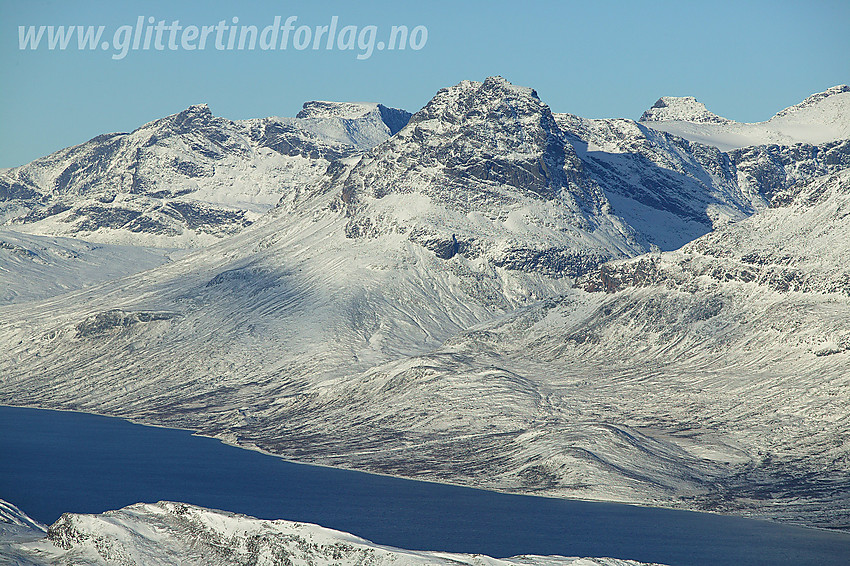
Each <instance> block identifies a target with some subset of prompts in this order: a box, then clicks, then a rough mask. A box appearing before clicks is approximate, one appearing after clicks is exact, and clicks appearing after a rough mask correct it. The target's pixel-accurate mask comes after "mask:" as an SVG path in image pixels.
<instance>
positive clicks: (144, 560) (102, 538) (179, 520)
mask: <svg viewBox="0 0 850 566" xmlns="http://www.w3.org/2000/svg"><path fill="white" fill-rule="evenodd" d="M2 505H3V503H2V502H0V509H2ZM0 524H2V523H0ZM42 536H43V535H42ZM4 543H6V544H4ZM4 557H5V558H6V559H8V560H11V561H14V562H13V563H15V564H27V565H44V566H47V565H51V566H53V565H56V566H59V565H66V564H67V565H70V564H73V565H76V566H83V565H85V566H100V565H103V566H106V565H111V564H145V565H151V566H153V565H160V564H161V565H164V566H165V565H168V566H172V565H174V564H181V565H186V566H192V565H198V566H201V565H203V566H215V565H221V566H225V565H227V566H231V565H243V564H244V565H246V566H247V565H251V566H265V565H268V566H272V565H280V564H310V565H312V566H331V565H340V566H342V565H351V566H354V565H366V564H368V565H371V566H381V565H385V564H386V565H390V564H392V565H395V566H415V565H423V566H425V565H435V566H436V565H441V564H444V565H446V566H448V565H469V566H512V565H520V564H522V565H530V566H534V565H537V564H541V565H542V564H554V565H561V566H640V565H641V564H643V563H640V562H634V561H631V560H617V559H613V558H567V557H563V556H517V557H513V558H504V559H496V558H490V557H488V556H484V555H479V554H476V555H470V554H451V553H447V552H437V551H418V550H404V549H400V548H393V547H388V546H381V545H377V544H374V543H372V542H369V541H368V540H365V539H362V538H359V537H356V536H354V535H350V534H348V533H344V532H340V531H334V530H331V529H326V528H323V527H320V526H318V525H312V524H309V523H293V522H290V521H282V520H278V521H267V520H265V521H264V520H259V519H254V518H252V517H247V516H245V515H236V514H233V513H227V512H224V511H212V510H209V509H204V508H201V507H195V506H193V505H186V504H183V503H171V502H165V501H163V502H159V503H155V504H145V503H139V504H136V505H130V506H129V507H125V508H123V509H120V510H118V511H109V512H106V513H104V514H102V515H77V514H71V513H66V514H65V515H63V516H62V517H61V518H60V519H59V520H58V521H56V523H54V524H53V525H51V526H50V529H49V531H48V533H47V537H46V538H42V539H41V540H31V541H28V542H12V543H7V541H4V540H3V539H2V532H0V560H2V559H4ZM647 566H648V565H647Z"/></svg>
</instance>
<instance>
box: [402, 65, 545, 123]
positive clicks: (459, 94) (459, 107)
mask: <svg viewBox="0 0 850 566" xmlns="http://www.w3.org/2000/svg"><path fill="white" fill-rule="evenodd" d="M485 111H486V112H487V114H485V116H488V117H490V118H508V119H511V118H513V119H521V118H523V117H528V116H529V115H530V116H540V115H545V116H546V117H548V118H551V114H552V113H551V111H550V110H549V107H548V106H547V105H546V104H544V103H543V102H541V100H540V98H539V97H538V96H537V91H535V90H534V89H532V88H528V87H522V86H516V85H514V84H511V83H510V82H509V81H507V80H506V79H504V78H503V77H500V76H494V77H488V78H487V79H485V80H484V82H479V81H469V80H464V81H461V82H459V83H458V84H456V85H454V86H452V87H448V88H443V89H440V90H439V91H438V92H437V94H436V95H435V96H434V98H432V99H431V101H430V102H428V104H426V105H425V107H424V108H423V109H422V110H420V111H419V112H417V113H416V114H414V116H413V118H411V122H422V121H425V120H432V119H440V120H443V121H446V122H449V123H457V122H458V121H460V120H461V119H462V118H463V117H465V116H468V115H470V114H472V115H476V114H478V115H480V114H481V112H485ZM500 121H501V120H500Z"/></svg>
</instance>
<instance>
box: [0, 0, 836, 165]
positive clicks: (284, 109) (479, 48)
mask: <svg viewBox="0 0 850 566" xmlns="http://www.w3.org/2000/svg"><path fill="white" fill-rule="evenodd" d="M277 15H279V16H282V17H283V19H284V20H285V19H286V17H287V16H291V15H294V16H298V20H297V23H296V26H297V25H302V24H306V25H309V26H311V27H313V28H314V27H315V26H320V25H328V24H329V22H330V20H331V17H332V16H334V15H336V16H338V18H339V26H340V27H342V26H343V25H358V26H361V29H362V26H365V25H370V24H373V25H376V26H379V32H378V39H380V38H381V37H383V35H384V34H387V35H388V30H389V26H391V25H402V24H403V25H407V26H409V27H410V28H413V27H414V26H416V25H423V26H425V27H426V28H427V29H428V39H427V43H426V44H425V46H424V47H423V48H422V49H421V50H419V51H413V50H410V49H407V50H405V51H387V50H385V51H381V52H378V51H375V52H374V53H373V54H372V56H371V57H370V58H368V59H366V60H361V61H358V60H357V58H356V54H357V53H362V51H359V50H355V51H340V50H337V49H335V50H331V51H327V50H324V49H320V50H318V51H313V50H311V49H307V50H304V51H296V50H294V49H293V44H292V40H291V39H290V43H289V48H288V49H287V50H286V51H280V50H275V51H262V50H259V49H255V50H254V51H249V50H245V51H238V50H234V51H227V50H223V51H218V50H215V49H213V48H212V47H211V46H208V47H207V49H206V50H204V51H198V50H195V51H184V50H177V51H171V50H168V49H167V48H166V49H165V50H163V51H157V50H155V49H153V48H152V49H151V50H149V51H141V50H139V51H132V50H131V51H129V52H128V53H127V55H126V57H124V58H123V59H121V60H113V59H112V54H113V53H114V51H113V50H111V49H110V50H106V51H103V50H101V49H97V50H95V51H79V50H78V49H66V50H64V51H60V50H53V51H50V50H47V49H46V48H44V46H42V47H41V48H40V49H38V50H35V51H30V50H24V51H22V50H20V49H19V48H18V39H19V38H18V26H20V25H24V26H29V25H36V26H39V25H45V26H47V25H53V26H59V25H84V26H88V25H95V26H97V25H103V26H106V31H105V32H104V39H107V40H110V41H111V40H112V38H113V33H114V32H115V30H116V29H117V28H119V27H120V26H122V25H135V23H136V19H137V17H138V16H146V17H148V16H153V17H155V18H156V20H166V22H168V23H169V24H170V22H171V21H173V20H180V25H181V26H183V27H185V26H188V25H197V26H203V25H215V24H216V23H217V22H218V21H219V20H222V19H225V20H227V22H228V24H229V23H230V20H231V18H233V17H234V16H236V17H238V18H239V20H240V21H239V23H240V24H244V25H256V26H257V27H258V29H262V28H263V27H264V26H267V25H269V24H271V23H272V21H273V20H274V16H277ZM848 22H850V2H847V1H846V0H821V1H817V0H814V1H810V2H802V1H800V2H798V1H793V2H792V1H783V0H773V1H741V2H726V1H703V2H692V1H687V0H679V1H675V2H674V1H646V2H639V1H632V2H628V1H594V0H586V1H584V2H571V1H563V2H558V1H536V2H535V1H528V2H522V3H521V2H503V1H480V2H464V1H462V0H452V1H442V0H437V1H432V0H418V1H416V2H407V1H402V0H395V1H374V2H367V1H361V2H352V1H346V2H322V1H311V2H306V1H276V2H251V3H248V2H244V3H242V4H241V5H238V4H236V3H232V2H195V3H190V2H177V1H175V0H171V1H168V2H163V1H148V2H135V3H134V2H117V1H111V2H98V1H87V2H74V1H62V2H45V1H18V0H2V1H0V72H2V77H3V80H2V86H0V167H9V166H14V165H19V164H22V163H25V162H28V161H30V160H32V159H34V158H36V157H39V156H41V155H45V154H47V153H50V152H51V151H54V150H57V149H60V148H62V147H65V146H68V145H73V144H76V143H80V142H83V141H85V140H87V139H89V138H91V137H93V136H95V135H97V134H100V133H104V132H114V131H129V130H132V129H134V128H136V127H137V126H139V125H141V124H143V123H144V122H147V121H149V120H152V119H155V118H158V117H161V116H165V115H167V114H171V113H174V112H177V111H179V110H181V109H183V108H185V107H187V106H189V105H190V104H194V103H198V102H207V103H209V105H210V107H211V109H212V111H213V113H214V114H216V115H219V116H225V117H228V118H250V117H259V116H270V115H277V116H294V115H295V113H296V112H297V111H298V110H299V108H300V107H301V104H302V103H303V102H304V101H306V100H314V99H324V100H356V101H377V102H382V103H384V104H387V105H389V106H396V107H401V108H405V109H408V110H411V111H415V110H418V109H419V108H420V107H421V106H423V105H424V104H425V103H426V102H427V101H428V100H429V99H430V98H431V97H432V96H433V95H434V93H435V92H436V91H437V90H438V89H440V88H442V87H444V86H449V85H452V84H455V83H457V82H459V81H460V80H463V79H475V80H483V79H484V78H485V77H486V76H489V75H495V74H500V75H502V76H504V77H506V78H507V79H508V80H510V81H511V82H513V83H515V84H521V85H525V86H531V87H534V88H536V89H537V91H538V92H539V94H540V96H541V98H542V99H543V100H544V101H545V102H547V103H548V104H549V105H550V106H551V107H552V109H553V110H555V111H558V112H571V113H574V114H579V115H582V116H586V117H628V118H633V119H636V118H638V117H639V116H640V114H641V112H642V111H643V110H644V109H646V108H647V107H648V106H650V105H651V104H652V103H653V102H654V101H655V100H656V99H657V98H658V97H659V96H662V95H679V96H684V95H693V96H696V97H697V99H699V100H700V101H702V102H704V103H705V104H706V105H707V106H708V107H709V109H711V110H712V111H714V112H716V113H718V114H720V115H723V116H726V117H728V118H732V119H735V120H739V121H760V120H765V119H767V118H769V117H770V116H771V115H772V114H773V113H775V112H776V111H778V110H780V109H782V108H784V107H786V106H789V105H791V104H795V103H796V102H799V101H800V100H802V99H803V98H805V97H806V96H807V95H809V94H811V93H813V92H818V91H822V90H824V89H826V88H828V87H830V86H832V85H835V84H841V83H850V32H848ZM167 35H168V32H166V33H165V38H164V40H165V39H167ZM302 39H303V38H302ZM43 41H45V40H44V39H43ZM73 41H76V38H74V40H73ZM323 45H324V44H323Z"/></svg>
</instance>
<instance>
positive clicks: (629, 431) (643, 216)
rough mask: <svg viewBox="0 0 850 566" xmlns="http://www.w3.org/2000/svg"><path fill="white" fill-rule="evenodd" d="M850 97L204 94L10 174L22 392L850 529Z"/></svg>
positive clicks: (494, 483) (335, 458) (339, 460)
mask: <svg viewBox="0 0 850 566" xmlns="http://www.w3.org/2000/svg"><path fill="white" fill-rule="evenodd" d="M848 90H850V89H848V87H843V86H842V87H835V88H832V89H829V90H828V91H826V92H824V93H821V94H817V95H813V96H812V97H810V98H808V99H807V100H806V101H804V102H803V103H801V104H799V105H797V106H794V107H791V108H789V109H787V110H784V111H782V112H780V113H778V114H777V115H776V117H775V118H773V119H772V120H770V121H768V122H765V123H763V124H756V125H748V124H737V123H734V122H731V121H728V120H725V119H722V118H718V117H716V116H714V115H713V114H711V113H710V112H708V111H707V110H706V109H705V108H704V107H703V106H702V105H700V104H699V103H698V102H696V101H695V100H694V99H692V98H686V99H678V98H662V99H661V100H659V102H658V103H656V105H655V106H654V107H653V108H651V109H650V110H648V111H647V112H646V113H645V114H644V116H643V118H642V119H641V121H640V122H634V121H631V120H625V119H615V120H590V119H584V118H580V117H577V116H573V115H569V114H556V113H553V112H552V111H551V110H550V109H549V107H548V106H547V105H546V104H545V103H543V102H542V101H541V100H540V99H539V97H538V95H537V93H536V92H535V91H534V90H532V89H529V88H523V87H518V86H515V85H512V84H510V83H509V82H508V81H506V80H504V79H503V78H500V77H491V78H488V79H486V80H485V81H483V82H475V81H464V82H461V83H459V84H458V85H455V86H453V87H449V88H446V89H442V90H440V91H439V92H438V93H437V94H436V95H435V96H434V98H433V99H432V100H431V101H430V102H429V103H428V104H427V105H426V106H425V107H424V108H422V109H421V110H420V111H419V112H417V113H415V114H413V115H412V116H411V115H409V114H407V113H405V112H403V111H400V110H393V109H389V108H386V107H384V106H381V105H377V104H346V103H316V102H314V103H308V104H305V107H304V110H303V111H302V112H301V113H300V114H299V116H298V117H297V118H294V119H285V118H270V119H263V120H248V121H239V122H233V121H229V120H225V119H222V118H216V117H213V116H212V114H211V113H210V111H209V109H207V108H206V107H204V106H196V107H191V108H189V109H188V110H186V111H184V112H181V113H179V114H176V115H173V116H170V117H167V118H163V119H162V120H158V121H155V122H152V123H151V124H148V125H146V126H143V127H141V128H140V129H138V130H136V131H135V132H133V133H131V134H116V135H110V136H100V137H98V138H95V139H94V140H91V141H90V142H87V143H86V144H83V145H81V146H76V147H75V148H70V149H67V150H62V151H60V152H57V153H55V154H53V155H51V156H48V157H46V158H43V159H40V160H36V161H35V162H33V163H31V164H29V165H25V166H22V167H19V168H14V169H10V170H5V171H2V172H0V197H2V199H1V200H0V210H2V211H3V214H4V217H5V218H6V219H7V223H6V225H5V226H4V229H5V231H3V232H0V267H3V268H6V272H5V273H4V271H3V270H2V269H0V281H4V280H5V281H15V280H16V277H19V276H20V275H19V274H21V273H27V274H30V275H31V277H32V279H31V280H30V281H29V283H30V287H33V288H34V289H33V290H28V291H26V292H24V291H23V290H21V289H19V290H17V291H15V292H7V293H5V295H3V296H0V300H4V301H6V303H7V304H6V305H4V306H0V320H2V322H0V348H2V349H3V350H4V351H5V352H6V353H7V355H6V356H4V357H3V358H2V359H0V375H2V376H3V378H2V379H0V403H5V404H11V405H29V406H39V407H51V408H62V409H74V410H80V411H91V412H97V413H103V414H110V415H115V416H121V417H132V418H134V419H137V420H139V421H143V422H148V423H156V424H160V425H166V426H180V427H185V428H190V429H194V430H197V431H199V432H201V433H202V434H208V435H212V436H216V437H219V438H223V439H226V440H228V441H232V442H235V443H238V444H241V445H243V446H248V447H259V448H262V449H264V450H268V451H270V452H274V453H277V454H281V455H284V456H286V457H287V458H290V459H293V460H301V461H308V462H314V463H322V464H328V465H334V466H341V467H350V468H357V469H364V470H370V471H377V472H382V473H389V474H394V475H400V476H407V477H415V478H420V479H432V480H437V481H450V482H454V483H461V484H465V485H472V486H478V487H487V488H493V489H498V490H502V491H513V492H530V493H541V494H547V495H553V496H565V497H583V498H594V499H611V500H618V501H630V502H640V503H648V504H655V505H667V506H679V507H686V508H694V509H710V510H719V511H724V512H735V513H741V514H746V515H756V516H762V517H769V518H774V519H784V520H790V521H794V522H800V523H804V524H808V525H818V526H825V527H832V528H846V527H847V525H848V524H850V514H848V509H850V505H848V503H850V466H848V461H850V460H848V458H850V443H848V438H850V405H848V402H847V399H850V381H848V376H850V325H848V323H847V321H848V320H850V318H848V315H850V271H848V267H847V264H846V261H845V259H844V258H846V257H848V253H850V249H848V245H850V244H848V242H850V233H848V229H850V223H848V215H850V139H848V138H850V133H848V131H847V127H848V124H850V92H848ZM662 130H666V131H662ZM734 136H738V137H734ZM733 138H734V140H737V141H740V140H743V139H745V138H746V140H750V141H754V143H743V144H740V146H739V145H737V141H736V142H735V143H732V141H734V140H733ZM59 236H63V237H70V238H75V239H76V240H65V239H60V238H58V237H59ZM77 240H81V241H82V242H81V243H80V244H79V245H80V246H84V245H88V244H85V243H83V242H86V241H88V242H110V243H124V244H133V245H136V246H138V247H136V248H133V249H134V250H135V251H134V252H133V253H134V254H137V255H138V257H139V258H147V259H139V260H138V261H124V260H120V259H114V260H111V259H109V258H110V257H115V258H117V256H120V255H121V253H119V252H117V251H114V250H113V248H104V250H102V251H98V252H97V253H95V250H91V249H82V250H80V252H79V254H80V255H79V257H80V261H84V262H86V263H85V265H87V266H90V267H79V266H78V265H77V264H76V263H75V261H76V258H74V257H68V256H67V255H62V254H61V253H60V252H59V250H60V249H66V250H67V249H76V248H75V246H76V244H73V245H72V243H71V242H75V241H77ZM4 242H5V244H4ZM155 247H159V248H167V249H166V250H165V251H164V252H163V251H160V252H159V254H160V255H158V252H156V250H155V249H153V248H155ZM173 248H191V250H192V251H179V252H174V251H172V249H173ZM74 253H77V252H74ZM98 254H99V255H98ZM113 254H114V255H113ZM124 257H130V256H124ZM37 258H41V259H40V260H39V259H37ZM38 261H42V262H43V263H40V264H38V266H36V267H33V266H32V265H30V264H28V263H27V262H36V263H37V262H38ZM113 261H114V262H115V263H111V265H113V266H114V273H115V274H116V275H115V277H112V276H105V275H103V274H102V273H103V268H101V267H94V266H98V265H101V264H102V263H110V262H113ZM122 261H123V263H122ZM145 261H150V262H151V263H152V264H160V265H159V266H158V267H154V266H153V265H149V264H146V263H145ZM166 261H167V263H163V262H166ZM98 262H101V263H98ZM130 264H134V265H130ZM125 265H126V267H123V266H125ZM7 266H8V267H7ZM147 267H153V268H152V269H148V270H147V271H141V270H142V269H145V268H147ZM123 269H126V271H124V272H123V275H125V276H124V277H122V278H119V277H118V274H119V272H121V270H123ZM86 274H92V275H86ZM4 278H6V279H4ZM72 278H76V279H74V280H73V281H70V280H71V279H72ZM64 281H70V282H68V283H63V282H64ZM66 290H67V291H68V292H65V293H63V294H59V293H60V292H62V291H66ZM35 299H38V300H35Z"/></svg>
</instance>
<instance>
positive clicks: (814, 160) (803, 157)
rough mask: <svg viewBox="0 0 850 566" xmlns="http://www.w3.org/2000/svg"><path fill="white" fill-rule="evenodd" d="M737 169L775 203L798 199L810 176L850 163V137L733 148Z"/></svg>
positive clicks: (833, 171)
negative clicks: (800, 186)
mask: <svg viewBox="0 0 850 566" xmlns="http://www.w3.org/2000/svg"><path fill="white" fill-rule="evenodd" d="M729 157H730V159H731V160H732V162H733V163H734V165H735V167H736V169H737V171H738V172H739V173H740V174H741V175H742V176H743V178H744V179H745V181H746V182H747V183H750V184H751V185H753V186H754V187H757V190H758V191H759V192H760V193H761V194H762V195H763V196H764V198H765V199H766V200H767V201H768V202H770V203H771V205H772V206H782V205H785V204H788V203H790V202H791V201H793V200H794V198H795V196H796V194H797V188H796V187H798V186H799V185H801V184H802V183H804V182H805V181H806V180H808V179H811V178H813V177H817V176H820V175H828V174H831V173H835V172H837V171H840V170H842V169H847V168H848V167H850V140H839V141H835V142H829V143H824V144H820V145H812V144H804V143H801V144H795V145H793V146H780V145H760V146H755V147H745V148H742V149H735V150H732V151H730V152H729Z"/></svg>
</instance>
